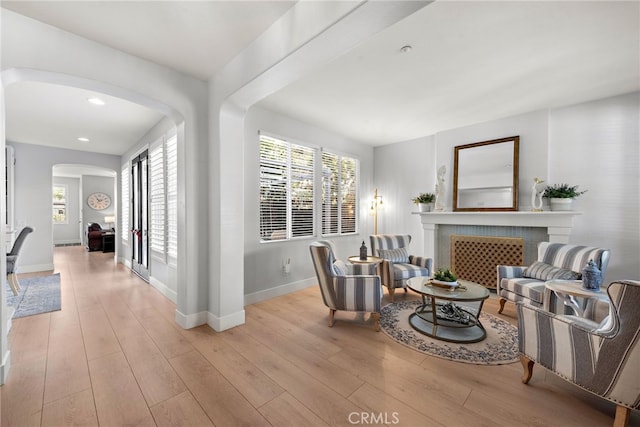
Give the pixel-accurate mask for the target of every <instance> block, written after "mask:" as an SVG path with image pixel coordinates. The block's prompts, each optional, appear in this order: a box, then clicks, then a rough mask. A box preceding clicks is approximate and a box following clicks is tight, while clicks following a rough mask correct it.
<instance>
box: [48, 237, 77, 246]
mask: <svg viewBox="0 0 640 427" xmlns="http://www.w3.org/2000/svg"><path fill="white" fill-rule="evenodd" d="M53 245H54V246H55V245H82V242H81V241H80V240H77V239H75V240H73V239H72V240H56V241H55V242H53Z"/></svg>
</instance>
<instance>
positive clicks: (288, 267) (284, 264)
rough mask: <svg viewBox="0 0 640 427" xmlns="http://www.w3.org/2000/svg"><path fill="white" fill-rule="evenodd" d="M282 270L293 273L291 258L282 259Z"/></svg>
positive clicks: (285, 272)
mask: <svg viewBox="0 0 640 427" xmlns="http://www.w3.org/2000/svg"><path fill="white" fill-rule="evenodd" d="M282 272H283V273H284V274H289V273H291V258H287V259H286V260H282Z"/></svg>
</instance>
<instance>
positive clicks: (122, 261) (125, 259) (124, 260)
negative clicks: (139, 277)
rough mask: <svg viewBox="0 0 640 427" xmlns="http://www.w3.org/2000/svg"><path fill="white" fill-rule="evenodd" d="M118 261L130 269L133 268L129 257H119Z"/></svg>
mask: <svg viewBox="0 0 640 427" xmlns="http://www.w3.org/2000/svg"><path fill="white" fill-rule="evenodd" d="M118 262H119V263H120V264H122V265H124V266H125V267H127V268H128V269H129V270H131V260H130V259H127V258H118Z"/></svg>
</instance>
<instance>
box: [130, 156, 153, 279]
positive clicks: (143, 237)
mask: <svg viewBox="0 0 640 427" xmlns="http://www.w3.org/2000/svg"><path fill="white" fill-rule="evenodd" d="M148 166H149V152H148V151H147V150H145V151H144V152H142V153H141V154H140V155H139V156H138V157H136V158H135V159H133V161H132V162H131V184H132V185H131V192H132V194H131V201H132V204H133V206H132V208H133V209H132V227H131V268H132V269H133V271H134V272H135V273H137V274H138V275H139V276H140V277H142V278H143V279H144V280H146V281H149V232H148V231H149V179H148V174H149V170H148Z"/></svg>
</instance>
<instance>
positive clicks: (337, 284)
mask: <svg viewBox="0 0 640 427" xmlns="http://www.w3.org/2000/svg"><path fill="white" fill-rule="evenodd" d="M309 250H310V251H311V259H312V261H313V266H314V268H315V271H316V275H317V277H318V285H319V286H320V291H321V292H320V293H321V294H322V300H323V302H324V304H325V305H326V306H327V307H329V308H331V309H334V310H348V311H365V312H373V313H379V312H380V306H381V300H382V287H381V286H380V277H379V276H376V275H348V276H336V275H335V274H334V272H333V269H332V268H331V266H332V265H333V262H334V261H335V259H334V256H333V251H332V250H331V246H330V245H329V244H328V243H327V242H322V241H319V242H314V243H312V244H311V245H310V246H309ZM348 267H349V266H348ZM351 268H355V269H362V268H361V267H356V266H355V265H353V266H351Z"/></svg>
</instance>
